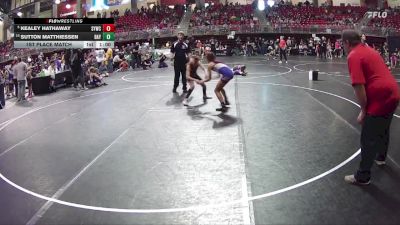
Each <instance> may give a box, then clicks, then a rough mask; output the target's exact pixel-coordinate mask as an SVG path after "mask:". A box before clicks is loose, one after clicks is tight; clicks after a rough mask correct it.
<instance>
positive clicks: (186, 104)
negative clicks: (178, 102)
mask: <svg viewBox="0 0 400 225" xmlns="http://www.w3.org/2000/svg"><path fill="white" fill-rule="evenodd" d="M182 104H183V105H184V106H189V102H188V100H187V99H186V98H185V99H184V100H183V102H182Z"/></svg>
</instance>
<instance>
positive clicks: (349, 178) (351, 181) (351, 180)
mask: <svg viewBox="0 0 400 225" xmlns="http://www.w3.org/2000/svg"><path fill="white" fill-rule="evenodd" d="M344 181H346V183H349V184H354V185H368V184H370V183H371V181H367V182H361V181H358V180H357V179H356V178H355V177H354V175H348V176H345V177H344Z"/></svg>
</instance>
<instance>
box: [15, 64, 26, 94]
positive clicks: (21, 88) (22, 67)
mask: <svg viewBox="0 0 400 225" xmlns="http://www.w3.org/2000/svg"><path fill="white" fill-rule="evenodd" d="M27 71H28V66H27V65H26V63H25V62H23V61H22V60H21V58H17V59H16V64H15V65H14V66H13V74H14V77H15V78H16V79H17V81H18V95H17V96H18V97H17V102H21V101H25V100H26V99H25V80H26V73H27Z"/></svg>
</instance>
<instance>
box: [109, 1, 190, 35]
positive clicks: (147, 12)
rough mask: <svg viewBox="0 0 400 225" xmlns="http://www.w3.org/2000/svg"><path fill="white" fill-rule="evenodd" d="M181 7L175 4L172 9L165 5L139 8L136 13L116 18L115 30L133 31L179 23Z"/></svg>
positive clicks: (181, 13)
mask: <svg viewBox="0 0 400 225" xmlns="http://www.w3.org/2000/svg"><path fill="white" fill-rule="evenodd" d="M183 13H184V11H183V9H182V7H180V6H176V7H175V8H174V9H171V8H168V7H166V6H159V7H153V9H143V8H142V9H141V10H140V11H139V12H138V13H137V14H128V15H124V16H121V17H119V18H118V19H117V20H116V32H125V31H135V30H144V29H153V28H158V29H162V28H167V27H172V26H176V25H178V24H179V22H180V20H181V18H182V16H183Z"/></svg>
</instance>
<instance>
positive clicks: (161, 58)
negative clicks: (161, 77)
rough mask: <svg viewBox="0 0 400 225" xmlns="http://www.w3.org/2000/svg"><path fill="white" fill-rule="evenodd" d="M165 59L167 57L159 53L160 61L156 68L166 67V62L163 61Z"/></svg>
mask: <svg viewBox="0 0 400 225" xmlns="http://www.w3.org/2000/svg"><path fill="white" fill-rule="evenodd" d="M166 59H167V57H166V56H165V55H164V54H163V53H161V55H160V62H159V64H158V68H166V67H168V65H167V63H165V60H166Z"/></svg>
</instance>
